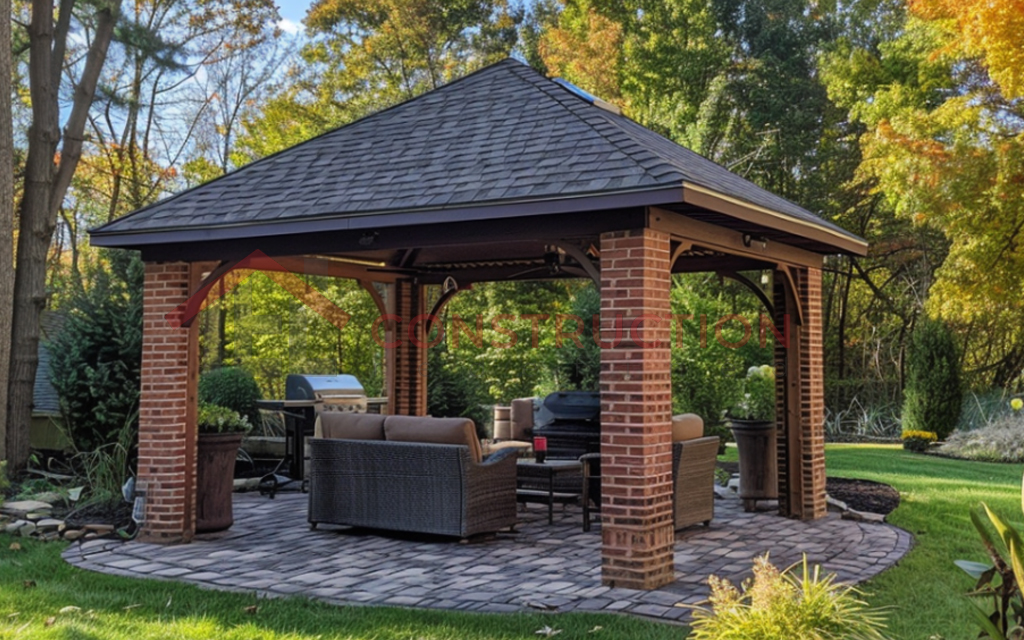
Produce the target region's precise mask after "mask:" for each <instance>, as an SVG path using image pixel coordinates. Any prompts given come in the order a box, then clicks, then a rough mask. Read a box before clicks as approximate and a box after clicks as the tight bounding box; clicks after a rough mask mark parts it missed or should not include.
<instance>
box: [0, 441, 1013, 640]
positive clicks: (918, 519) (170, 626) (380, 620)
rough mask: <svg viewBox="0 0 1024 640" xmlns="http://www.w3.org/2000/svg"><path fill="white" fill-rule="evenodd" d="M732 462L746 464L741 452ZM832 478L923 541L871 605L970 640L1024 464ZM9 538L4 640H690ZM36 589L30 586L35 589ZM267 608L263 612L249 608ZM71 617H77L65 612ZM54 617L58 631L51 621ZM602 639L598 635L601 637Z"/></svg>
mask: <svg viewBox="0 0 1024 640" xmlns="http://www.w3.org/2000/svg"><path fill="white" fill-rule="evenodd" d="M728 457H732V458H734V457H735V450H730V452H729V454H728ZM827 458H828V470H829V474H831V475H835V476H845V477H853V478H865V479H869V480H878V481H881V482H885V483H888V484H891V485H893V486H894V487H896V488H897V489H898V490H899V491H900V494H901V496H902V503H901V505H900V507H899V509H897V510H896V512H895V513H893V514H892V515H891V516H890V518H889V520H890V521H891V522H892V523H893V524H896V525H898V526H900V527H903V528H905V529H907V530H908V531H910V532H911V533H913V534H914V536H915V537H916V545H915V547H914V549H913V550H912V551H911V552H910V554H909V555H908V556H907V557H906V558H905V559H904V560H903V561H902V562H901V563H900V565H899V566H898V567H896V568H894V569H891V570H889V571H887V572H885V573H884V574H882V575H881V576H879V577H878V578H876V579H874V580H872V581H870V582H869V583H867V584H866V585H865V586H864V589H865V591H867V592H868V593H869V596H868V597H869V600H870V601H871V602H872V603H873V604H875V605H879V606H888V607H891V610H890V615H889V618H890V620H889V629H890V636H891V637H892V638H894V639H898V640H918V639H919V640H937V639H938V638H943V639H945V640H969V639H971V638H974V637H975V636H976V635H977V632H976V631H975V629H974V627H973V626H972V625H971V624H970V621H969V618H968V614H967V611H966V607H967V606H968V604H967V602H966V600H965V599H964V596H963V594H964V592H965V591H966V590H967V589H968V588H969V587H970V586H971V580H970V579H969V578H967V577H966V576H963V575H961V573H960V570H959V569H957V568H956V567H955V566H953V560H955V559H958V558H967V559H975V560H984V559H985V558H984V553H983V552H982V550H981V547H980V544H979V543H978V540H977V535H976V533H975V531H974V529H973V527H972V525H971V523H970V520H969V518H968V513H967V512H968V509H969V508H971V507H973V506H976V505H977V504H978V503H979V502H981V501H982V500H985V501H987V502H988V503H989V505H990V506H992V507H993V508H995V509H996V510H997V511H999V512H1000V513H1002V514H1003V515H1004V516H1005V517H1007V518H1008V519H1009V520H1011V521H1012V522H1013V523H1015V524H1017V525H1018V526H1019V525H1021V523H1022V521H1024V517H1022V515H1021V506H1020V505H1021V498H1020V472H1021V468H1020V465H999V464H990V463H982V462H963V461H954V460H946V459H942V458H934V457H926V456H922V455H916V454H911V453H905V452H904V451H903V450H902V449H900V448H898V447H895V446H879V445H830V446H829V447H828V449H827ZM14 541H15V539H14V538H10V537H7V536H4V535H0V545H2V546H0V640H6V639H7V638H33V639H35V638H40V639H47V638H53V639H61V640H77V639H82V640H86V639H88V640H121V639H131V640H149V639H154V640H155V639H160V640H163V639H166V638H189V639H191V638H195V639H201V640H207V639H212V638H218V639H219V638H226V639H235V638H237V639H244V640H250V639H266V640H285V639H287V640H306V639H310V640H312V639H313V638H322V639H324V640H326V639H328V638H351V639H366V640H371V639H372V640H387V639H391V638H394V639H396V640H399V639H400V640H418V639H427V640H434V639H449V638H450V639H453V640H454V639H459V640H475V639H481V640H482V639H491V638H495V639H496V638H538V637H543V636H538V635H537V634H536V631H537V630H538V629H540V628H542V627H543V626H545V625H550V626H551V627H553V628H556V629H562V630H563V631H562V633H561V634H559V636H558V637H559V638H565V639H566V640H568V639H569V638H593V639H599V638H602V637H604V638H608V639H609V640H610V639H615V640H619V639H629V638H644V639H650V640H660V639H661V638H665V639H668V638H672V639H674V640H681V638H682V637H683V633H684V632H683V630H681V629H680V628H679V627H671V626H666V625H659V624H654V623H648V622H644V621H641V620H637V619H633V618H627V617H618V616H599V615H583V614H578V615H577V614H560V615H542V614H536V615H526V614H522V615H474V614H458V613H448V612H436V611H416V610H402V609H389V608H380V607H334V606H329V605H324V604H319V603H316V602H310V601H306V600H301V599H295V598H291V599H278V600H259V601H257V600H256V599H254V598H253V597H252V596H246V595H239V594H230V593H220V592H211V591H204V590H200V589H198V588H196V587H191V586H187V585H181V584H174V583H167V582H155V581H141V580H132V579H127V578H118V577H113V576H103V575H97V574H92V573H88V572H85V571H80V570H78V569H74V568H72V567H70V566H68V565H66V564H65V563H64V562H63V561H62V560H61V559H60V555H59V553H60V549H61V548H62V547H61V545H58V544H49V545H42V544H38V543H32V542H26V541H22V540H17V542H18V543H20V544H22V545H23V547H24V548H23V549H21V550H11V549H10V548H9V545H10V544H11V542H14ZM27 580H30V581H33V583H34V586H29V587H26V586H25V581H27ZM252 605H258V610H257V611H256V612H255V613H250V612H248V611H247V610H246V609H247V607H250V606H252ZM64 607H78V608H79V609H78V610H68V611H66V612H65V613H61V609H62V608H64ZM50 618H55V619H54V620H53V622H52V624H51V626H46V623H47V620H48V619H50ZM598 626H600V627H602V628H601V629H600V630H598V631H595V632H593V633H591V630H592V629H594V628H595V627H598Z"/></svg>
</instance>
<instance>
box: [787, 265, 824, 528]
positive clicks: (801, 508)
mask: <svg viewBox="0 0 1024 640" xmlns="http://www.w3.org/2000/svg"><path fill="white" fill-rule="evenodd" d="M790 274H791V275H792V278H793V281H792V282H793V285H795V288H793V286H791V284H790V280H789V279H788V278H787V277H786V275H785V273H784V272H782V271H777V272H776V273H775V286H774V298H775V300H774V304H775V316H776V317H775V324H776V326H777V327H778V328H779V329H780V331H781V330H782V328H783V326H785V324H786V323H788V327H787V328H788V334H789V335H788V344H782V343H781V342H780V341H777V342H776V346H775V371H776V394H777V396H778V399H777V402H776V406H777V409H778V410H777V412H776V414H777V415H776V422H777V423H778V429H779V431H778V456H779V458H778V459H779V464H778V468H779V513H780V514H781V515H783V516H787V517H792V518H799V519H802V520H814V519H817V518H822V517H824V516H825V514H826V512H827V506H826V503H825V389H824V365H823V362H822V358H823V348H822V333H821V331H822V329H821V269H812V268H800V269H791V270H790ZM801 320H802V324H801Z"/></svg>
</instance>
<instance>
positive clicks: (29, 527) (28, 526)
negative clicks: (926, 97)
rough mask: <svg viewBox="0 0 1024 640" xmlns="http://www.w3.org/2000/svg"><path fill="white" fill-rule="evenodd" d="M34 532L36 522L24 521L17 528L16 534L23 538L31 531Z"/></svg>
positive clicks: (29, 534)
mask: <svg viewBox="0 0 1024 640" xmlns="http://www.w3.org/2000/svg"><path fill="white" fill-rule="evenodd" d="M35 532H36V523H34V522H26V523H25V524H23V525H21V528H20V529H18V534H19V535H20V536H21V537H23V538H27V537H29V536H31V535H32V534H33V533H35Z"/></svg>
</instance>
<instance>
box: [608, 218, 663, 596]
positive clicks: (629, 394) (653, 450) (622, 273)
mask: <svg viewBox="0 0 1024 640" xmlns="http://www.w3.org/2000/svg"><path fill="white" fill-rule="evenodd" d="M669 287H670V274H669V237H668V235H667V234H665V233H662V232H660V231H654V230H651V229H641V230H636V231H625V232H614V233H606V234H603V235H602V236H601V329H602V342H603V344H602V349H601V455H602V461H601V494H602V496H601V522H602V524H601V543H602V546H601V577H602V581H603V582H604V584H606V585H609V586H614V587H624V588H631V589H654V588H657V587H660V586H662V585H665V584H668V583H669V582H671V581H672V580H673V578H674V568H673V567H674V563H673V549H674V545H675V531H674V527H673V522H672V433H671V431H672V427H671V404H672V401H671V380H670V346H671V345H670V335H669V332H670V326H671V323H670V322H669V321H668V316H669V313H670V307H669ZM644 315H650V316H655V315H656V316H659V317H661V318H664V320H662V321H658V320H656V319H654V318H650V319H647V320H646V321H644V322H643V327H644V329H643V331H642V335H637V333H636V332H630V331H629V329H630V327H631V326H632V325H633V323H634V321H635V320H636V319H638V318H640V317H641V316H644ZM617 316H618V317H620V318H621V320H620V321H619V322H621V325H620V326H621V327H622V328H623V331H624V332H625V333H626V334H627V335H628V336H630V338H635V339H637V340H632V339H624V340H622V341H620V342H618V343H617V344H616V338H615V333H614V332H615V325H616V317H617ZM638 341H640V342H642V344H640V343H638Z"/></svg>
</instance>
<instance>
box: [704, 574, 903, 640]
mask: <svg viewBox="0 0 1024 640" xmlns="http://www.w3.org/2000/svg"><path fill="white" fill-rule="evenodd" d="M802 569H803V570H802V572H801V573H800V574H799V575H795V574H794V572H793V568H790V569H787V570H786V571H785V572H781V571H779V570H778V569H777V568H776V567H775V566H774V565H772V564H771V563H770V562H769V561H768V556H767V555H764V556H761V557H759V558H756V559H755V560H754V577H753V578H752V579H751V580H748V581H745V582H744V583H743V585H742V586H741V588H740V589H737V588H736V587H734V586H733V585H732V584H731V583H730V582H729V581H728V580H723V579H721V578H718V577H716V576H711V577H710V578H709V579H708V584H709V585H710V586H711V596H710V598H709V600H708V603H709V604H710V607H695V608H694V613H693V623H692V624H691V627H692V629H693V632H692V634H691V635H690V636H689V637H690V638H692V640H726V639H728V640H792V639H794V638H804V639H807V640H814V639H822V640H824V639H825V638H861V639H863V640H869V639H881V638H884V637H885V636H884V635H882V629H884V628H885V624H884V623H883V620H882V616H881V615H880V614H879V613H878V612H877V611H874V610H872V609H870V608H869V607H868V605H867V603H865V602H863V601H862V600H860V599H859V597H858V596H859V592H858V591H857V590H856V589H855V588H854V587H851V586H846V585H842V584H836V582H835V574H828V575H826V576H825V577H821V575H820V573H819V572H820V567H817V566H816V567H814V569H813V571H812V570H811V569H809V568H808V565H807V556H804V561H803V566H802Z"/></svg>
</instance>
